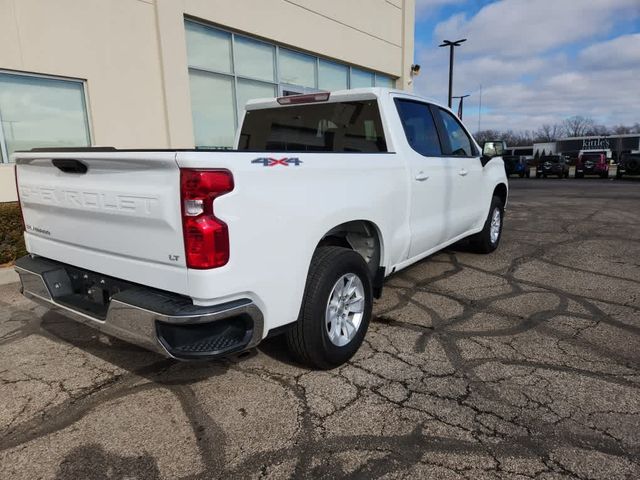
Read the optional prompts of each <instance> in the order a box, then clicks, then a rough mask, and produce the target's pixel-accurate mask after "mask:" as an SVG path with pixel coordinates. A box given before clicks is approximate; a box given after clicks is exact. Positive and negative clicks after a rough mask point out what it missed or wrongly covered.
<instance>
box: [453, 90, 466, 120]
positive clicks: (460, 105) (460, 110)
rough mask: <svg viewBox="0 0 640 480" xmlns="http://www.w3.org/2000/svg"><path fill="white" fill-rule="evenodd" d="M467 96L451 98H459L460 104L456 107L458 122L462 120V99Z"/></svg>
mask: <svg viewBox="0 0 640 480" xmlns="http://www.w3.org/2000/svg"><path fill="white" fill-rule="evenodd" d="M468 96H469V95H461V96H459V97H452V98H459V99H460V104H459V105H458V118H459V119H460V120H462V107H463V105H464V99H465V98H467V97H468Z"/></svg>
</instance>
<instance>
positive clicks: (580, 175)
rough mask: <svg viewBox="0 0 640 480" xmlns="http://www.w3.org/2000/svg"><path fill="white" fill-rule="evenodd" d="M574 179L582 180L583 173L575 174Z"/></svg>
mask: <svg viewBox="0 0 640 480" xmlns="http://www.w3.org/2000/svg"><path fill="white" fill-rule="evenodd" d="M575 178H584V173H578V172H576V175H575Z"/></svg>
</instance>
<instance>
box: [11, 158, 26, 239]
mask: <svg viewBox="0 0 640 480" xmlns="http://www.w3.org/2000/svg"><path fill="white" fill-rule="evenodd" d="M13 173H14V175H15V178H16V195H17V197H18V208H19V209H20V218H21V219H22V229H23V230H25V229H26V227H25V225H26V223H24V212H23V211H22V203H21V202H20V189H19V188H18V165H14V166H13Z"/></svg>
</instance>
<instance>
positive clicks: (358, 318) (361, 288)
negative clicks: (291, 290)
mask: <svg viewBox="0 0 640 480" xmlns="http://www.w3.org/2000/svg"><path fill="white" fill-rule="evenodd" d="M372 305H373V293H372V287H371V278H370V273H369V268H368V266H367V263H366V262H365V260H364V259H363V258H362V256H361V255H360V254H359V253H357V252H354V251H353V250H350V249H348V248H343V247H320V248H318V249H317V250H316V252H315V254H314V255H313V258H312V260H311V267H310V269H309V277H308V278H307V284H306V287H305V293H304V298H303V300H302V307H301V309H300V316H299V318H298V321H297V322H296V324H295V326H294V327H293V328H292V329H290V330H289V331H288V332H287V344H288V346H289V350H290V351H291V353H292V354H293V356H294V357H295V358H296V360H298V361H300V362H301V363H304V364H306V365H308V366H310V367H313V368H319V369H324V370H326V369H330V368H334V367H337V366H340V365H342V364H343V363H345V362H347V361H348V360H349V359H350V358H351V357H352V356H353V355H354V354H355V353H356V351H357V350H358V348H359V347H360V345H361V344H362V341H363V340H364V336H365V334H366V333H367V328H368V327H369V321H370V319H371V309H372Z"/></svg>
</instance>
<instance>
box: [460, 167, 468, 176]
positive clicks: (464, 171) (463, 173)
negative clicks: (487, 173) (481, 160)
mask: <svg viewBox="0 0 640 480" xmlns="http://www.w3.org/2000/svg"><path fill="white" fill-rule="evenodd" d="M467 173H469V171H468V170H467V169H466V168H461V169H460V170H459V171H458V175H460V176H461V177H464V176H465V175H467Z"/></svg>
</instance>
